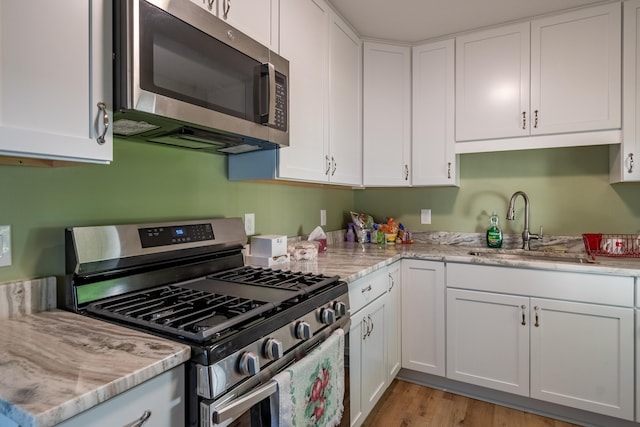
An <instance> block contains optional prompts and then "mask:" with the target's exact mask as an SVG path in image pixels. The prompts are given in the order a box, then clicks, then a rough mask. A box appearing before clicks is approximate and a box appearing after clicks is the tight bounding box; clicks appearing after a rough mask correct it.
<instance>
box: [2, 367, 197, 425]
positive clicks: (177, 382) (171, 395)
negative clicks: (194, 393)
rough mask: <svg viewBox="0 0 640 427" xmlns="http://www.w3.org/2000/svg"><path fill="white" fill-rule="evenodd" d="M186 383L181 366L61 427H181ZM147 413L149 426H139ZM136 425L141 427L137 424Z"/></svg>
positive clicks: (76, 417) (82, 414) (65, 422)
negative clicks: (135, 426) (134, 426)
mask: <svg viewBox="0 0 640 427" xmlns="http://www.w3.org/2000/svg"><path fill="white" fill-rule="evenodd" d="M184 379H185V369H184V365H180V366H178V367H176V368H173V369H172V370H170V371H167V372H165V373H163V374H161V375H158V376H157V377H154V378H152V379H150V380H148V381H146V382H144V383H142V384H140V385H138V386H136V387H134V388H132V389H130V390H127V391H125V392H124V393H122V394H119V395H118V396H116V397H114V398H112V399H109V400H107V401H106V402H104V403H101V404H100V405H98V406H95V407H93V408H91V409H89V410H87V411H85V412H82V413H80V414H78V415H76V416H75V417H73V418H70V419H68V420H67V421H64V422H62V423H60V424H58V426H59V427H86V426H91V427H113V426H133V425H140V426H142V425H150V426H154V427H182V426H184V423H185V410H186V407H185V399H184V392H185V391H184V387H185V384H184ZM145 412H148V414H149V417H148V418H147V420H146V422H140V420H141V418H143V414H144V413H145ZM0 421H1V420H0ZM136 421H137V422H139V423H138V424H136V423H135V422H136Z"/></svg>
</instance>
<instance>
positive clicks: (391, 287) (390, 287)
mask: <svg viewBox="0 0 640 427" xmlns="http://www.w3.org/2000/svg"><path fill="white" fill-rule="evenodd" d="M395 284H396V282H395V281H394V280H393V276H392V275H391V273H389V292H391V289H393V287H394V286H395Z"/></svg>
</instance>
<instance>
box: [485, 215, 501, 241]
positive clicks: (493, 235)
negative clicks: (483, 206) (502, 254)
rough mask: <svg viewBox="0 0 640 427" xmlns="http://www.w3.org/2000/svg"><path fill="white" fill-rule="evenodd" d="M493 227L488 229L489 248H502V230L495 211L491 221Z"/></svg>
mask: <svg viewBox="0 0 640 427" xmlns="http://www.w3.org/2000/svg"><path fill="white" fill-rule="evenodd" d="M489 221H490V223H491V225H490V226H489V228H488V229H487V246H488V247H490V248H500V247H502V230H500V226H499V225H498V215H497V214H496V213H495V211H494V212H493V213H492V214H491V218H490V219H489Z"/></svg>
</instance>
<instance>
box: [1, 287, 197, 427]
mask: <svg viewBox="0 0 640 427" xmlns="http://www.w3.org/2000/svg"><path fill="white" fill-rule="evenodd" d="M52 287H53V289H55V279H53V278H46V279H42V280H31V281H25V282H15V283H7V284H0V309H1V310H2V311H0V425H4V424H3V417H4V419H5V420H6V419H9V420H11V421H13V422H15V423H17V424H18V425H20V426H21V427H48V426H53V425H56V424H58V423H60V422H62V421H64V420H66V419H68V418H71V417H72V416H74V415H76V414H79V413H80V412H83V411H84V410H87V409H89V408H91V407H93V406H95V405H97V404H99V403H101V402H104V401H106V400H107V399H109V398H111V397H114V396H116V395H118V394H120V393H122V392H124V391H126V390H129V389H131V388H133V387H135V386H136V385H138V384H141V383H142V382H144V381H146V380H148V379H151V378H153V377H155V376H157V375H159V374H161V373H163V372H165V371H168V370H170V369H172V368H174V367H176V366H179V365H181V364H182V363H184V362H186V361H187V360H189V358H190V355H191V349H190V347H189V346H187V345H184V344H181V343H178V342H174V341H169V340H165V339H162V338H158V337H155V336H153V335H149V334H145V333H142V332H138V331H135V330H133V329H129V328H125V327H120V326H117V325H113V324H110V323H106V322H102V321H100V320H95V319H92V318H88V317H85V316H81V315H79V314H75V313H71V312H67V311H62V310H55V309H51V310H49V311H41V310H47V309H50V308H51V307H52V306H55V291H52V290H51V288H52ZM44 295H49V296H50V297H51V298H49V299H46V298H43V296H44ZM51 299H53V303H52V302H51Z"/></svg>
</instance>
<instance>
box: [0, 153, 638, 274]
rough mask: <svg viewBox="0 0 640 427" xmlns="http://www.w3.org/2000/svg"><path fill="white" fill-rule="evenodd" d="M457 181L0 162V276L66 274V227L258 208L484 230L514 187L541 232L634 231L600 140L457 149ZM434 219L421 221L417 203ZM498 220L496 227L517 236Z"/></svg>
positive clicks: (265, 217) (117, 159)
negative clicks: (318, 182)
mask: <svg viewBox="0 0 640 427" xmlns="http://www.w3.org/2000/svg"><path fill="white" fill-rule="evenodd" d="M460 169H461V179H460V184H461V185H460V188H407V189H397V188H392V189H373V188H370V189H366V190H351V189H349V188H346V189H336V188H323V187H319V186H301V185H287V184H280V183H274V184H271V183H249V182H229V181H227V179H226V158H225V157H223V156H215V155H206V154H199V153H195V152H192V151H187V150H180V149H174V148H169V147H161V146H153V145H148V144H139V143H128V142H125V141H116V143H115V149H114V162H113V164H112V165H109V166H101V165H84V166H74V167H64V168H32V167H13V166H0V197H2V199H1V200H2V201H3V203H2V204H0V224H10V225H11V226H12V250H13V265H12V266H10V267H3V268H0V281H8V280H16V279H25V278H34V277H42V276H46V275H61V274H63V273H64V239H63V235H64V234H63V229H64V227H66V226H73V225H96V224H113V223H127V222H146V221H163V220H172V219H181V218H184V219H191V218H204V217H218V216H227V217H229V216H242V215H243V214H244V213H245V212H254V213H255V214H256V232H257V233H261V234H266V233H269V234H270V233H277V234H286V235H289V236H294V235H299V234H307V233H309V232H310V231H311V230H313V228H314V227H315V226H316V225H318V224H319V220H320V218H319V217H320V215H319V211H320V209H326V210H327V226H326V227H325V229H326V230H337V229H341V228H344V227H345V225H346V222H347V221H348V217H349V215H348V213H349V211H350V210H352V209H353V210H357V211H359V212H368V213H371V214H372V215H374V217H375V218H376V220H378V221H382V220H384V219H385V218H386V217H387V216H394V217H395V218H397V219H398V220H399V221H401V222H403V223H404V224H405V225H407V227H408V228H409V229H410V230H414V231H420V230H442V231H465V232H483V231H484V230H485V228H486V225H487V223H488V216H489V214H490V213H491V211H492V210H494V209H495V210H496V211H497V212H498V214H499V215H500V217H501V218H504V216H505V214H506V207H507V203H508V199H509V197H510V196H511V194H512V193H513V192H514V191H516V190H524V191H525V192H527V194H528V195H529V197H530V199H531V226H532V227H531V228H532V231H534V232H535V231H536V230H537V228H538V227H539V226H540V225H543V226H544V228H545V234H556V235H580V234H581V233H583V232H607V233H636V232H639V231H640V184H635V183H629V184H617V185H610V184H609V182H608V147H583V148H566V149H554V150H535V151H516V152H503V153H494V154H466V155H463V156H462V157H461V164H460ZM421 208H430V209H431V210H432V216H433V218H432V224H431V225H420V217H419V213H420V209H421ZM516 209H517V212H516V221H515V222H514V223H509V224H508V223H507V221H505V220H502V225H503V228H504V229H505V232H509V233H519V232H520V231H521V227H522V215H523V202H522V200H521V199H520V200H518V201H517V206H516Z"/></svg>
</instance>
